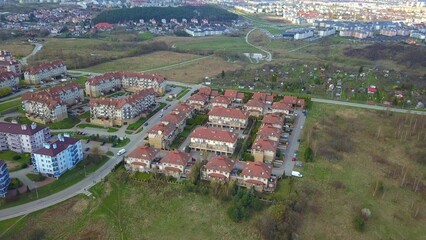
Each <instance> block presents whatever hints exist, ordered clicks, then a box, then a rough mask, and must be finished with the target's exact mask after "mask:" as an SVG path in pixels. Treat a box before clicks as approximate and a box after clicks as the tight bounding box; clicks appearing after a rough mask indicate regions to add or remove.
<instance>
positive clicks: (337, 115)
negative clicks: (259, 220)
mask: <svg viewBox="0 0 426 240" xmlns="http://www.w3.org/2000/svg"><path fill="white" fill-rule="evenodd" d="M304 129H305V130H304V131H305V133H304V137H303V146H304V148H306V147H307V146H311V148H312V149H313V152H314V154H315V158H314V162H312V163H305V164H304V166H303V168H302V169H300V170H301V172H302V173H303V176H304V177H303V179H301V180H300V181H297V183H296V185H295V188H297V189H300V188H301V187H309V188H311V191H312V192H314V194H315V196H316V197H315V205H316V207H315V209H313V210H311V211H308V212H307V213H306V214H305V216H304V222H303V225H302V228H301V229H300V231H299V232H300V237H301V239H422V238H423V237H424V236H426V228H424V226H425V224H426V211H425V209H426V201H425V198H426V187H425V183H424V181H425V174H426V162H425V160H426V151H425V149H426V145H425V143H426V141H425V137H426V118H425V117H420V116H417V117H416V116H412V115H399V114H394V113H386V112H375V111H367V110H359V109H352V108H342V107H337V106H330V105H323V104H317V103H315V104H314V105H313V107H312V110H311V111H310V112H308V121H307V125H306V126H305V128H304ZM301 152H302V153H303V151H301ZM416 185H417V187H418V188H417V191H416V190H415V189H416ZM362 208H368V209H370V210H371V213H372V217H371V219H369V220H367V221H366V222H365V229H364V231H363V232H357V231H356V230H355V228H354V218H355V217H357V216H359V214H360V211H361V209H362ZM319 219H321V221H318V220H319Z"/></svg>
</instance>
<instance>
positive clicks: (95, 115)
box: [89, 89, 155, 127]
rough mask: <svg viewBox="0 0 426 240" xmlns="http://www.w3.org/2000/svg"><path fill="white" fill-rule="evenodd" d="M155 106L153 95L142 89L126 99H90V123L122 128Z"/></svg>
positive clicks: (151, 91)
mask: <svg viewBox="0 0 426 240" xmlns="http://www.w3.org/2000/svg"><path fill="white" fill-rule="evenodd" d="M154 104H155V93H154V91H153V90H152V89H144V90H141V91H139V92H136V93H134V94H132V95H130V96H129V97H126V98H98V99H97V98H92V99H90V102H89V106H90V122H91V123H93V124H97V125H101V126H109V127H112V126H122V125H125V124H131V123H134V122H136V121H137V120H138V118H139V117H140V116H141V114H143V113H146V112H147V111H148V110H149V109H150V107H151V106H152V105H154Z"/></svg>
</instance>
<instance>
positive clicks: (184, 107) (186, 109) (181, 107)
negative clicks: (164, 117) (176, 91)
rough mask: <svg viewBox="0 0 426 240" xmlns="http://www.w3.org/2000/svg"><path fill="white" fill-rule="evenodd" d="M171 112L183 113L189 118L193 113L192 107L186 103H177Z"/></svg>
mask: <svg viewBox="0 0 426 240" xmlns="http://www.w3.org/2000/svg"><path fill="white" fill-rule="evenodd" d="M172 112H174V113H177V114H181V113H183V114H185V116H186V117H187V118H191V117H192V114H193V113H194V109H193V108H192V107H191V106H189V105H188V104H186V103H179V104H178V105H176V107H175V108H173V110H172Z"/></svg>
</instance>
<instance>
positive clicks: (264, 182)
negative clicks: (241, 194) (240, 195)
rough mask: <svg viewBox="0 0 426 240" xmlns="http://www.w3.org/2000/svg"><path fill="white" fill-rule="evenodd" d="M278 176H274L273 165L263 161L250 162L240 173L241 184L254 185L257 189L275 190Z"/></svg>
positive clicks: (249, 186) (248, 186) (245, 185)
mask: <svg viewBox="0 0 426 240" xmlns="http://www.w3.org/2000/svg"><path fill="white" fill-rule="evenodd" d="M276 181H277V180H276V178H274V177H273V176H272V166H271V165H270V164H266V163H261V162H249V163H248V164H247V165H246V167H245V168H244V169H243V171H242V172H241V174H240V181H239V185H242V186H244V187H247V188H251V187H253V188H254V189H255V190H256V191H259V192H263V191H273V190H274V189H275V187H276Z"/></svg>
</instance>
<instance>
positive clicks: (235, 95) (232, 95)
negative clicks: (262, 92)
mask: <svg viewBox="0 0 426 240" xmlns="http://www.w3.org/2000/svg"><path fill="white" fill-rule="evenodd" d="M224 96H225V97H228V98H229V99H231V101H232V102H236V103H242V102H243V100H244V93H241V92H238V91H237V90H230V89H228V90H225V94H224Z"/></svg>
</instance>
